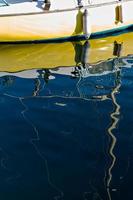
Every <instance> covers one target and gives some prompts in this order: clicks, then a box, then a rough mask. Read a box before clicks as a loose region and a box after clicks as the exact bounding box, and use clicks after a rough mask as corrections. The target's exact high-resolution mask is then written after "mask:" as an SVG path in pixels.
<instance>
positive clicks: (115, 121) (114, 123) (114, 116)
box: [107, 83, 121, 200]
mask: <svg viewBox="0 0 133 200" xmlns="http://www.w3.org/2000/svg"><path fill="white" fill-rule="evenodd" d="M120 87H121V84H120V83H119V84H118V85H117V87H116V88H115V89H114V90H113V91H112V93H111V99H112V102H113V104H114V106H115V111H114V112H113V113H111V115H110V117H111V119H112V124H111V126H110V127H109V128H108V134H109V136H110V138H111V145H110V147H109V154H110V156H111V158H112V160H111V165H110V166H109V169H108V177H107V193H108V197H109V200H112V197H111V193H110V184H111V181H112V169H113V167H114V165H115V162H116V156H115V154H114V148H115V145H116V142H117V139H116V137H115V135H114V134H113V130H114V129H116V126H117V124H118V122H119V118H118V117H117V116H118V115H119V114H120V105H119V104H118V103H117V102H116V97H115V94H117V93H118V90H119V88H120Z"/></svg>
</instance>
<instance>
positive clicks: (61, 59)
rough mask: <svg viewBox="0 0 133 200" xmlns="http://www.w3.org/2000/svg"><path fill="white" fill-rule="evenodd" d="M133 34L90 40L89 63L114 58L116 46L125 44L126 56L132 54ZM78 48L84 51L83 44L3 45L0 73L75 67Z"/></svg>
mask: <svg viewBox="0 0 133 200" xmlns="http://www.w3.org/2000/svg"><path fill="white" fill-rule="evenodd" d="M132 38H133V32H132V33H125V34H122V35H119V36H112V37H106V38H102V39H94V40H90V41H89V43H90V46H89V51H88V54H87V55H88V56H87V62H88V63H96V62H98V61H100V60H107V59H109V58H113V57H115V56H114V55H113V52H114V42H115V41H116V42H117V43H123V54H122V56H126V55H128V54H132ZM76 44H78V45H79V46H80V47H81V48H82V46H83V45H84V41H82V42H73V43H72V42H65V43H55V44H25V45H24V44H23V45H22V44H21V45H20V44H17V45H0V71H8V72H16V71H22V70H28V69H35V68H39V69H44V68H55V67H59V66H74V65H75V64H76V60H75V55H76V54H77V52H76V48H75V46H76Z"/></svg>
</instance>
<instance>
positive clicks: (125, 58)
mask: <svg viewBox="0 0 133 200" xmlns="http://www.w3.org/2000/svg"><path fill="white" fill-rule="evenodd" d="M127 36H128V37H127ZM132 36H133V33H128V34H123V35H120V36H115V37H110V38H104V39H102V40H91V41H89V42H84V43H83V42H82V43H80V42H78V43H60V44H45V45H42V44H39V45H37V46H35V45H31V46H26V45H19V46H13V45H12V46H11V45H7V46H0V50H1V54H0V61H1V62H0V71H1V72H0V83H1V84H0V87H1V97H0V109H1V121H0V125H1V135H0V136H1V142H0V153H1V171H0V173H1V177H2V179H1V181H0V197H1V198H3V199H4V200H7V199H9V197H10V199H11V198H13V199H30V198H32V199H47V200H51V199H63V200H65V199H66V200H68V199H69V200H78V199H79V200H81V199H84V200H90V199H97V200H99V199H104V200H114V199H117V200H118V199H123V200H125V199H132V196H133V194H132V184H131V177H133V174H132V170H131V168H132V167H131V165H132V155H133V149H132V148H131V143H132V131H130V130H132V123H131V122H132V118H131V116H132V109H131V108H132V101H131V99H132V97H133V95H132V93H131V92H130V91H131V90H132V88H133V79H132V77H133V69H132V65H133V55H132V43H131V38H132ZM61 66H62V67H61ZM11 72H12V73H11ZM125 88H126V90H125ZM125 96H126V99H125ZM7 123H8V126H7ZM127 126H128V130H127ZM127 182H128V184H127Z"/></svg>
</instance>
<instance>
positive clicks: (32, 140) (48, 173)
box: [19, 98, 64, 200]
mask: <svg viewBox="0 0 133 200" xmlns="http://www.w3.org/2000/svg"><path fill="white" fill-rule="evenodd" d="M19 100H20V102H21V104H22V105H23V107H24V110H23V111H22V112H21V114H22V116H23V118H24V120H25V121H26V122H27V123H28V124H29V125H30V126H31V127H32V128H33V130H34V132H35V134H36V137H35V138H32V139H30V142H31V144H32V145H33V146H34V148H35V150H36V152H37V154H38V155H39V156H40V157H41V158H42V159H43V160H44V162H45V167H46V172H47V179H48V183H49V185H50V186H51V187H52V188H54V189H55V190H56V191H58V192H59V193H60V195H58V196H55V197H54V199H55V200H58V199H60V198H61V199H62V198H63V196H64V193H63V191H61V189H59V188H58V187H57V186H56V185H54V184H53V183H52V181H51V178H50V172H49V167H48V161H47V159H46V158H45V157H44V156H43V155H42V154H41V152H40V151H39V149H38V147H37V146H36V144H35V143H34V142H38V141H39V140H40V137H39V132H38V130H37V128H36V126H35V125H34V124H33V122H31V121H30V120H29V119H28V118H27V117H26V116H25V113H26V112H27V111H28V110H29V109H28V107H27V106H26V105H25V104H24V103H23V101H22V98H19Z"/></svg>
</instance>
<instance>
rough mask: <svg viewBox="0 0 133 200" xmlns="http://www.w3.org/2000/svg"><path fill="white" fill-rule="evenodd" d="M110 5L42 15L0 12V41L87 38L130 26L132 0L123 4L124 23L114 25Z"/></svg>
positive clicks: (50, 12)
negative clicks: (85, 17)
mask: <svg viewBox="0 0 133 200" xmlns="http://www.w3.org/2000/svg"><path fill="white" fill-rule="evenodd" d="M118 5H119V4H118V3H112V4H110V5H108V4H107V5H106V4H103V5H99V6H96V5H94V6H86V7H83V8H82V9H78V8H72V9H64V10H51V11H47V12H46V11H45V12H44V11H41V12H31V13H27V12H23V13H20V12H16V13H13V12H10V11H8V12H7V13H6V9H5V10H4V12H3V11H1V10H2V9H0V27H2V28H1V29H0V42H9V43H10V42H30V41H31V42H33V41H34V42H35V41H38V42H39V41H49V40H60V39H62V40H64V39H72V38H78V37H79V38H83V39H85V38H87V37H89V35H90V34H91V36H96V35H101V34H105V33H111V32H113V31H118V30H121V29H125V28H128V27H130V26H132V25H133V15H132V10H133V1H131V0H129V1H128V0H127V1H124V2H123V3H122V17H123V22H118V23H116V7H117V6H118ZM85 9H87V10H88V13H89V16H88V20H87V27H88V29H87V30H89V32H90V33H89V34H86V33H84V23H83V15H84V11H85Z"/></svg>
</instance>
